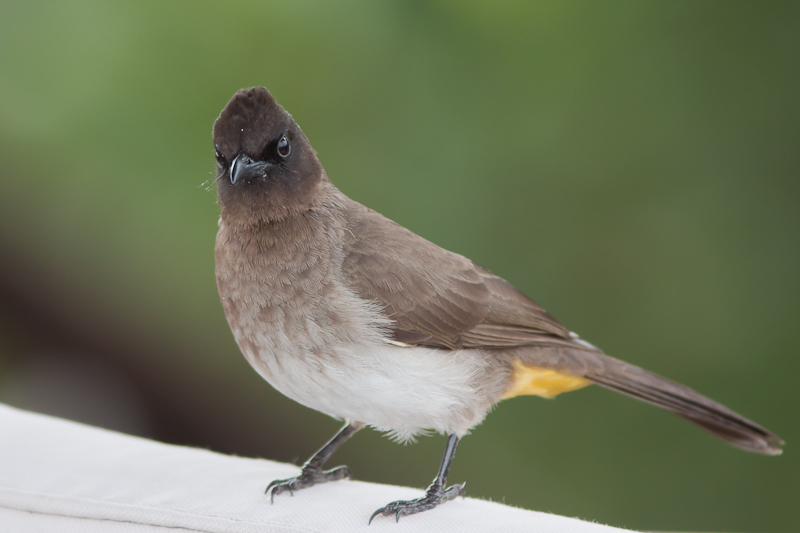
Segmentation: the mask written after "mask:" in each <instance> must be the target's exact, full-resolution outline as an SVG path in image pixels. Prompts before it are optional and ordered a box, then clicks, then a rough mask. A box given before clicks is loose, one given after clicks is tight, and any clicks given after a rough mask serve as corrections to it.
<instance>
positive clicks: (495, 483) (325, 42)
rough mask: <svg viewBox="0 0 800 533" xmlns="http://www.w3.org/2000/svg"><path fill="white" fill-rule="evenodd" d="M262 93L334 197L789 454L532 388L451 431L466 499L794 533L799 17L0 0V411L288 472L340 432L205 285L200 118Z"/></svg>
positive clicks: (365, 461) (799, 370)
mask: <svg viewBox="0 0 800 533" xmlns="http://www.w3.org/2000/svg"><path fill="white" fill-rule="evenodd" d="M253 85H264V86H266V87H268V88H269V89H270V90H271V91H272V92H273V94H274V95H275V96H276V97H277V99H278V101H279V102H280V103H282V104H283V106H284V107H286V109H287V110H289V112H291V113H292V114H293V115H294V117H295V119H296V120H297V121H298V123H299V124H300V125H301V126H302V127H303V129H304V131H305V133H306V134H307V135H308V137H309V138H310V139H311V142H312V143H313V145H314V147H315V148H316V149H317V150H318V152H319V155H320V158H321V160H322V163H323V165H325V168H326V169H327V172H328V174H329V176H330V177H331V178H332V180H333V181H334V182H335V183H336V184H337V185H338V186H339V187H340V188H341V189H342V190H343V191H344V192H345V193H346V194H348V195H349V196H351V197H352V198H354V199H356V200H358V201H360V202H362V203H364V204H366V205H368V206H370V207H372V208H374V209H377V210H378V211H380V212H382V213H383V214H385V215H386V216H388V217H389V218H392V219H394V220H396V221H397V222H399V223H401V224H403V225H405V226H407V227H409V228H410V229H412V230H413V231H416V232H417V233H420V234H421V235H423V236H424V237H426V238H428V239H430V240H432V241H434V242H436V243H437V244H439V245H441V246H443V247H445V248H448V249H450V250H454V251H457V252H459V253H461V254H464V255H466V256H468V257H470V258H472V259H474V260H475V261H477V262H478V263H480V264H482V265H484V266H486V267H488V268H490V269H492V270H493V271H494V272H495V273H497V274H499V275H501V276H503V277H505V278H506V279H508V280H509V281H511V282H512V283H514V284H515V285H517V286H518V287H520V288H521V289H522V290H523V291H525V292H526V293H527V294H529V295H531V296H532V297H533V298H534V299H535V300H537V301H538V302H539V303H540V304H542V305H543V306H544V307H546V308H547V309H548V310H549V311H550V312H551V313H552V314H554V315H555V316H556V317H558V318H559V320H560V321H561V322H563V323H564V324H565V325H567V326H568V327H569V328H571V329H572V330H574V331H577V332H579V333H580V334H581V335H582V336H583V337H584V338H586V339H588V340H590V341H591V342H593V343H595V344H597V345H599V346H601V347H603V348H604V349H605V350H606V351H607V352H608V353H609V354H611V355H614V356H617V357H620V358H623V359H626V360H628V361H631V362H633V363H636V364H639V365H641V366H644V367H645V368H648V369H651V370H653V371H656V372H659V373H661V374H664V375H666V376H668V377H670V378H672V379H675V380H677V381H680V382H683V383H686V384H688V385H690V386H692V387H694V388H696V389H697V390H699V391H702V392H703V393H705V394H707V395H709V396H710V397H712V398H714V399H716V400H719V401H721V402H723V403H725V404H726V405H728V406H729V407H731V408H733V409H735V410H737V411H739V412H741V413H742V414H744V415H745V416H748V417H750V418H752V419H754V420H756V421H757V422H759V423H761V424H763V425H765V426H766V427H768V428H770V429H771V430H773V431H775V432H776V433H778V434H779V435H781V436H782V437H783V438H784V439H785V440H786V441H787V442H788V447H787V452H786V453H785V455H784V456H782V457H777V458H770V457H762V456H757V455H753V454H747V453H744V452H741V451H739V450H736V449H734V448H732V447H730V446H727V445H726V444H725V443H723V442H722V441H719V440H717V439H714V438H712V437H711V436H709V435H708V434H706V433H705V432H703V431H701V430H699V429H697V428H695V427H694V426H692V425H691V424H688V423H686V422H684V421H682V420H680V419H678V418H676V417H674V416H671V415H669V414H667V413H664V412H662V411H660V410H657V409H655V408H653V407H650V406H647V405H644V404H641V403H638V402H634V401H631V400H630V399H628V398H625V397H622V396H619V395H615V394H613V393H611V392H608V391H604V390H601V389H599V388H597V387H590V388H588V389H585V390H582V391H579V392H576V393H573V394H565V395H563V396H561V397H559V398H558V399H557V400H556V401H545V400H542V399H539V398H532V397H526V398H518V399H515V400H513V401H508V402H504V403H502V404H501V405H500V406H499V407H498V408H497V409H496V410H495V412H494V413H492V414H491V415H490V416H489V417H488V419H487V420H486V421H485V422H484V424H482V425H481V426H479V427H477V428H476V429H475V430H474V432H473V434H472V435H471V436H469V437H467V438H466V439H464V441H463V443H462V444H461V447H460V449H459V452H458V457H457V459H456V461H455V463H454V467H453V470H452V473H451V480H453V481H456V482H460V481H467V488H468V493H469V495H471V496H476V497H482V498H491V499H493V500H496V501H505V502H506V503H509V504H513V505H517V506H522V507H526V508H529V509H536V510H540V511H549V512H553V513H559V514H564V515H567V516H577V517H580V518H584V519H588V520H595V521H598V522H601V523H607V524H611V525H615V526H622V527H629V528H637V529H642V530H674V531H676V530H691V531H700V530H705V531H796V530H797V529H798V528H800V460H798V457H797V454H796V453H794V449H795V448H794V447H795V446H796V445H797V443H798V442H800V424H798V412H800V409H799V408H800V398H799V397H798V392H797V391H798V386H797V379H798V374H800V358H798V331H799V330H800V308H799V307H798V302H799V301H800V276H799V275H798V274H799V273H800V3H797V2H768V1H760V2H731V1H724V2H723V1H720V2H704V1H692V2H690V1H680V2H679V1H675V2H639V1H613V2H612V1H609V2H589V1H583V2H576V1H565V0H558V1H547V2H498V1H492V2H488V1H458V2H457V1H434V2H422V1H413V2H411V1H409V2H371V1H367V0H364V1H358V2H357V1H347V2H322V1H297V2H274V3H273V2H262V1H252V2H242V1H237V2H226V3H210V2H169V3H167V2H136V3H132V2H131V3H118V2H74V1H73V2H37V1H26V2H21V1H8V0H6V1H4V2H2V3H0V161H1V162H2V165H0V172H2V174H0V175H1V176H2V178H1V179H2V191H1V192H0V258H2V261H0V401H5V402H8V403H10V404H12V405H17V406H20V407H25V408H29V409H33V410H38V411H43V412H48V413H53V414H56V415H59V416H66V417H69V418H74V419H77V420H82V421H86V422H89V423H92V424H97V425H102V426H105V427H110V428H114V429H119V430H122V431H126V432H130V433H136V434H141V435H146V436H149V437H151V438H156V439H159V440H163V441H167V442H175V443H181V444H191V445H195V446H205V447H209V448H211V449H214V450H219V451H223V452H226V453H238V454H243V455H249V456H258V457H267V458H270V459H277V460H281V461H293V460H294V461H303V460H305V459H306V458H307V457H308V456H309V455H310V454H311V453H312V452H313V451H314V450H315V449H316V448H317V447H318V446H320V445H321V444H322V443H323V442H324V441H325V440H326V439H327V438H328V437H330V436H331V435H332V434H333V432H334V431H335V430H336V428H337V427H338V425H339V423H338V422H336V421H334V420H331V419H329V418H327V417H325V416H323V415H320V414H318V413H316V412H313V411H311V410H308V409H306V408H304V407H302V406H299V405H297V404H295V403H293V402H291V401H290V400H288V399H286V398H284V397H282V396H281V395H280V394H278V393H276V392H275V391H274V390H272V389H271V388H270V387H269V386H268V385H267V384H266V383H264V382H263V381H262V380H261V378H260V377H258V375H257V374H256V373H255V372H254V371H252V370H251V369H250V368H249V366H248V365H247V363H246V362H245V360H244V358H243V357H242V356H241V355H240V353H239V351H238V349H237V347H236V345H235V343H234V341H233V338H232V335H231V333H230V331H229V329H228V326H227V324H226V322H225V318H224V316H223V313H222V309H221V306H220V304H219V299H218V296H217V293H216V287H215V284H214V264H213V246H214V237H215V233H216V223H217V217H218V208H217V206H216V205H215V192H214V190H213V189H212V190H208V188H207V187H206V186H203V183H204V182H206V181H207V180H208V179H209V178H211V177H212V175H213V172H214V157H213V149H212V147H211V125H212V123H213V121H214V119H215V118H216V116H217V114H218V113H219V111H220V110H221V109H222V107H223V106H224V105H225V103H226V102H227V101H228V99H229V98H230V96H231V95H232V94H233V93H234V92H235V91H236V90H237V89H239V88H241V87H248V86H253ZM443 446H444V439H443V438H442V437H439V436H437V437H430V438H422V439H421V440H420V442H419V443H418V444H416V445H414V446H407V447H403V446H398V445H396V444H394V443H392V442H390V441H389V440H388V439H385V438H383V437H382V436H380V435H379V434H377V433H374V432H364V433H361V434H359V435H358V436H357V437H355V438H354V439H353V440H352V441H351V442H349V443H348V444H347V445H346V446H344V447H343V448H342V449H341V451H340V452H339V453H338V454H337V456H336V457H335V464H341V463H347V464H348V465H349V466H350V467H351V468H352V470H353V471H354V472H355V475H356V477H357V478H358V479H362V480H369V481H377V482H383V483H394V484H408V485H412V486H417V487H425V486H426V485H427V484H428V483H429V482H430V480H431V479H432V478H433V476H434V475H435V472H436V468H437V466H438V462H439V459H440V456H441V452H442V449H443ZM269 481H270V480H268V479H265V480H264V483H265V485H266V484H267V482H269ZM265 505H267V501H266V500H265ZM415 520H416V519H415Z"/></svg>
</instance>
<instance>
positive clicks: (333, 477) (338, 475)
mask: <svg viewBox="0 0 800 533" xmlns="http://www.w3.org/2000/svg"><path fill="white" fill-rule="evenodd" d="M351 477H352V474H351V473H350V469H349V468H347V467H346V466H337V467H336V468H333V469H331V470H325V471H323V470H321V469H319V468H308V467H305V468H303V471H302V472H301V473H300V475H299V476H297V477H291V478H289V479H276V480H275V481H273V482H272V483H270V484H269V485H267V490H265V491H264V494H267V493H269V501H270V502H274V501H275V495H276V494H280V493H282V492H286V491H289V494H290V495H291V496H294V491H296V490H300V489H306V488H308V487H312V486H314V485H317V484H319V483H327V482H328V481H339V480H340V479H344V478H348V479H349V478H351Z"/></svg>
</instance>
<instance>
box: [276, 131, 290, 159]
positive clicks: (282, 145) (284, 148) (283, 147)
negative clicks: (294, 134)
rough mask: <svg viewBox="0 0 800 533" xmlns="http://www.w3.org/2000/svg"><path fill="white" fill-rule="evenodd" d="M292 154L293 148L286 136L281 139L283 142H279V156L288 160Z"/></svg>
mask: <svg viewBox="0 0 800 533" xmlns="http://www.w3.org/2000/svg"><path fill="white" fill-rule="evenodd" d="M291 153H292V147H291V146H290V145H289V139H288V138H287V137H286V135H284V136H283V137H281V140H280V141H278V155H279V156H281V157H282V158H283V159H286V158H287V157H289V154H291Z"/></svg>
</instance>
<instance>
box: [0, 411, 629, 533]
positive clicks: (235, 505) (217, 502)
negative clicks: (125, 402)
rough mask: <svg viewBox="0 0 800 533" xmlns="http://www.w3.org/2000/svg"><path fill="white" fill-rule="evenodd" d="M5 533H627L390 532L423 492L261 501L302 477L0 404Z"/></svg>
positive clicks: (556, 525)
mask: <svg viewBox="0 0 800 533" xmlns="http://www.w3.org/2000/svg"><path fill="white" fill-rule="evenodd" d="M0 458H2V459H0V532H6V531H9V532H10V531H13V532H19V533H26V532H33V531H36V532H39V531H41V532H52V531H58V532H88V533H93V532H98V533H100V532H114V533H150V532H160V533H164V532H166V531H169V530H170V529H165V528H179V529H176V531H181V532H186V531H190V532H191V531H202V532H213V533H217V532H219V533H223V532H259V533H266V532H286V533H290V532H291V533H305V532H321V531H342V532H351V531H359V530H362V531H371V532H373V533H374V532H375V531H391V532H398V533H399V532H402V531H412V530H413V531H459V532H478V531H481V532H482V531H498V532H500V531H502V532H510V531H526V532H534V533H535V532H542V533H545V532H554V531H560V532H568V533H579V532H585V533H603V532H605V533H611V532H612V531H621V530H618V529H616V528H610V527H607V526H602V525H598V524H593V523H589V522H583V521H580V520H576V519H573V518H565V517H561V516H555V515H551V514H546V513H538V512H533V511H525V510H522V509H516V508H513V507H508V506H505V505H501V504H498V503H492V502H487V501H482V500H475V499H471V498H466V499H461V498H458V499H456V500H454V501H451V502H448V503H447V504H445V505H443V506H442V507H440V508H437V509H435V510H433V511H428V512H425V513H423V514H418V515H413V516H406V517H403V518H401V519H400V523H399V524H397V523H395V521H394V519H393V518H390V517H381V516H379V517H376V518H375V520H374V521H373V523H372V525H371V526H369V527H367V520H368V519H369V517H370V515H371V514H372V512H373V511H375V509H378V508H379V507H381V506H383V505H385V504H386V503H388V502H390V501H393V500H398V499H411V498H417V497H419V496H421V495H422V494H423V492H422V491H421V490H418V489H411V488H406V487H393V486H388V485H377V484H373V483H363V482H359V481H338V482H335V483H327V484H324V485H319V486H316V487H313V488H312V489H309V490H304V491H300V492H297V493H295V494H294V496H293V497H290V496H289V495H288V494H282V495H281V496H280V497H279V498H276V500H275V504H274V505H270V503H269V497H268V496H265V495H264V489H265V486H266V484H267V483H268V482H269V481H270V480H273V479H277V478H285V477H290V476H293V475H296V474H297V473H298V472H299V469H298V468H297V467H295V466H292V465H287V464H282V463H275V462H272V461H265V460H257V459H245V458H241V457H229V456H226V455H221V454H218V453H213V452H210V451H207V450H200V449H194V448H186V447H181V446H171V445H167V444H161V443H158V442H153V441H149V440H146V439H141V438H137V437H131V436H128V435H123V434H120V433H114V432H112V431H108V430H104V429H98V428H93V427H89V426H85V425H83V424H78V423H75V422H69V421H66V420H61V419H58V418H52V417H49V416H45V415H40V414H34V413H29V412H25V411H20V410H17V409H13V408H11V407H8V406H4V405H2V404H0Z"/></svg>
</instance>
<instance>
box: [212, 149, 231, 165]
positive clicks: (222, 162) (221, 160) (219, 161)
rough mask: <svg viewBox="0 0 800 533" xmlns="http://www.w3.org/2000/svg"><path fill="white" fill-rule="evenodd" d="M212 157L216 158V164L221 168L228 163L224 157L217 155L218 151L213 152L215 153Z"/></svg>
mask: <svg viewBox="0 0 800 533" xmlns="http://www.w3.org/2000/svg"><path fill="white" fill-rule="evenodd" d="M214 157H216V158H217V163H218V164H219V165H221V166H223V167H224V166H226V165H227V163H228V162H227V161H226V160H225V156H224V155H222V154H221V153H219V151H218V150H215V151H214Z"/></svg>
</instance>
